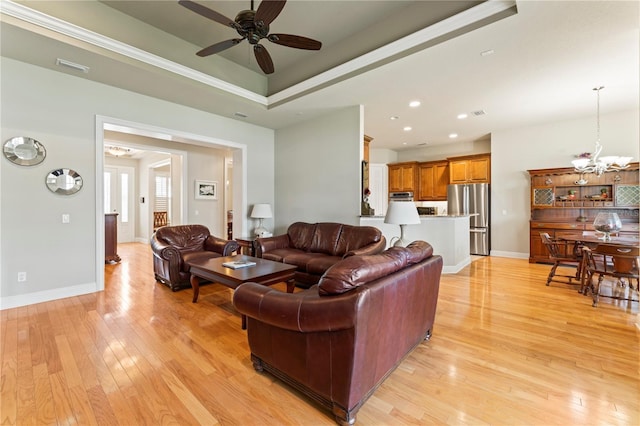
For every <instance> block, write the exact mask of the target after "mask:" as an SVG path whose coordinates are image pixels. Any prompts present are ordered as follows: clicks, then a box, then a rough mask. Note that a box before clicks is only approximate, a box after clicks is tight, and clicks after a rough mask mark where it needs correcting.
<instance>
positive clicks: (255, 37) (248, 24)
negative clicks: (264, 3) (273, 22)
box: [235, 10, 269, 44]
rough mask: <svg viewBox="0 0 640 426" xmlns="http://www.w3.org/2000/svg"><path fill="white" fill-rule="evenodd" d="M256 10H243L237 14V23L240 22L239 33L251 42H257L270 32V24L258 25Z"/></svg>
mask: <svg viewBox="0 0 640 426" xmlns="http://www.w3.org/2000/svg"><path fill="white" fill-rule="evenodd" d="M255 16H256V12H255V11H254V10H242V11H240V13H238V16H236V19H235V21H236V24H238V28H236V30H237V31H238V34H240V36H242V37H246V39H247V40H248V41H249V43H251V44H257V43H258V42H259V41H260V40H261V39H263V38H265V37H266V36H267V35H268V34H269V25H264V24H263V25H256V22H255V19H254V18H255Z"/></svg>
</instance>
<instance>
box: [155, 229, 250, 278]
mask: <svg viewBox="0 0 640 426" xmlns="http://www.w3.org/2000/svg"><path fill="white" fill-rule="evenodd" d="M151 250H152V251H153V272H154V274H155V276H156V280H157V281H160V282H161V283H163V284H166V285H168V286H169V287H170V288H171V290H173V291H176V290H178V289H180V288H184V287H190V284H189V278H190V277H191V274H189V265H188V264H187V262H189V261H191V260H199V259H211V258H215V257H220V256H230V255H231V254H233V252H234V251H236V250H238V243H237V242H235V241H229V240H224V239H222V238H218V237H214V236H213V235H211V234H210V233H209V229H208V228H207V227H206V226H203V225H176V226H163V227H162V228H159V229H158V230H157V231H156V232H154V234H153V235H152V236H151Z"/></svg>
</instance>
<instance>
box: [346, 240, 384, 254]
mask: <svg viewBox="0 0 640 426" xmlns="http://www.w3.org/2000/svg"><path fill="white" fill-rule="evenodd" d="M385 248H387V240H386V239H385V238H384V236H382V237H380V241H378V242H376V243H371V244H368V245H366V246H364V247H360V248H359V249H356V250H350V251H348V252H346V253H345V254H344V256H342V257H343V258H345V257H349V256H357V255H362V254H378V253H382V252H383V251H384V249H385Z"/></svg>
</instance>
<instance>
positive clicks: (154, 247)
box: [151, 234, 182, 262]
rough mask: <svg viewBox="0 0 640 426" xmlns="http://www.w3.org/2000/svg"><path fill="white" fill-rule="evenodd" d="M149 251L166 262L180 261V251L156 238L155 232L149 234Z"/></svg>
mask: <svg viewBox="0 0 640 426" xmlns="http://www.w3.org/2000/svg"><path fill="white" fill-rule="evenodd" d="M151 251H152V252H153V255H154V256H157V257H159V258H160V259H162V260H166V261H167V262H172V261H173V262H175V261H178V262H182V255H181V254H180V251H178V249H177V248H175V247H173V246H171V245H169V244H166V243H163V242H162V241H160V240H158V239H157V238H156V235H155V234H153V235H152V236H151Z"/></svg>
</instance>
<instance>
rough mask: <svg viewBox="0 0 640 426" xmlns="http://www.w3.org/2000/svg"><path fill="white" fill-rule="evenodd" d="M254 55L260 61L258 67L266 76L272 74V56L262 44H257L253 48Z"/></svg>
mask: <svg viewBox="0 0 640 426" xmlns="http://www.w3.org/2000/svg"><path fill="white" fill-rule="evenodd" d="M253 53H254V54H255V55H256V61H258V65H260V68H261V69H262V72H263V73H265V74H272V73H273V71H274V69H273V61H272V60H271V55H269V52H267V49H266V48H265V47H264V46H263V45H261V44H255V45H254V46H253Z"/></svg>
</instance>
